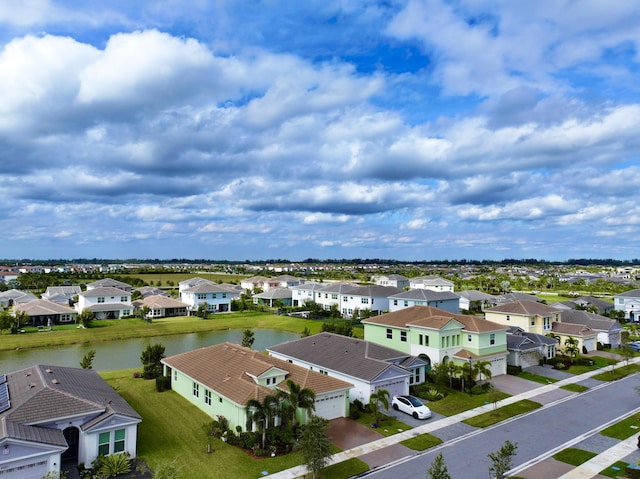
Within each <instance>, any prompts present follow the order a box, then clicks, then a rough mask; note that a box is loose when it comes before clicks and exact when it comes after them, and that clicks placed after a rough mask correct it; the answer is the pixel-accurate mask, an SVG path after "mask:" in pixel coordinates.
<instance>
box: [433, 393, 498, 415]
mask: <svg viewBox="0 0 640 479" xmlns="http://www.w3.org/2000/svg"><path fill="white" fill-rule="evenodd" d="M438 389H439V390H444V388H442V387H439V388H438ZM446 392H447V395H446V396H445V397H444V398H442V399H440V400H439V401H431V402H428V403H427V406H429V409H431V410H432V411H433V412H436V413H438V414H442V415H443V416H453V415H455V414H458V413H461V412H463V411H468V410H469V409H474V408H476V407H479V406H484V405H486V404H491V403H494V402H496V401H499V400H501V399H505V398H508V397H509V395H508V394H506V393H503V392H501V391H495V392H493V393H483V394H474V395H473V396H469V394H468V393H463V392H461V391H456V390H453V389H448V388H447V389H446Z"/></svg>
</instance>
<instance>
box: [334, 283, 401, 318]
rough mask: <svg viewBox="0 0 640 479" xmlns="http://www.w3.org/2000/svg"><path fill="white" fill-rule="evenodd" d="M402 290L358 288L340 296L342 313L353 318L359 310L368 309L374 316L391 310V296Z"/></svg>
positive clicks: (392, 288) (378, 287)
mask: <svg viewBox="0 0 640 479" xmlns="http://www.w3.org/2000/svg"><path fill="white" fill-rule="evenodd" d="M401 291H402V290H401V289H399V288H394V287H393V286H358V287H356V288H353V289H350V290H348V291H346V292H344V293H343V294H341V295H340V306H339V307H340V313H341V314H342V316H343V317H344V318H351V317H352V316H353V313H354V312H355V311H356V310H358V311H362V310H363V309H368V310H370V311H371V312H372V313H374V314H380V313H382V312H384V311H388V310H389V296H392V295H394V294H397V293H400V292H401Z"/></svg>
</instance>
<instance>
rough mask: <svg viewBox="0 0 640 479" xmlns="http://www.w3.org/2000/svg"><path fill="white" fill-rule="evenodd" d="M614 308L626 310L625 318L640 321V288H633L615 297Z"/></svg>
mask: <svg viewBox="0 0 640 479" xmlns="http://www.w3.org/2000/svg"><path fill="white" fill-rule="evenodd" d="M613 309H615V310H617V311H624V319H627V320H629V321H632V322H634V323H637V322H640V289H632V290H631V291H626V292H624V293H620V294H616V295H615V296H614V297H613Z"/></svg>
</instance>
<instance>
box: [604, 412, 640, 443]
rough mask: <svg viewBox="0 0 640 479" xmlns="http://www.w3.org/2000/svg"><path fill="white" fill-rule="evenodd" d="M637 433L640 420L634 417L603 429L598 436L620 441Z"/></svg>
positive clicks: (639, 427)
mask: <svg viewBox="0 0 640 479" xmlns="http://www.w3.org/2000/svg"><path fill="white" fill-rule="evenodd" d="M638 432H640V418H639V417H638V416H635V415H634V416H629V417H628V418H626V419H623V420H622V421H620V422H618V423H616V424H613V425H611V426H609V427H608V428H606V429H603V430H602V431H600V434H602V435H603V436H607V437H612V438H614V439H619V440H621V441H622V440H624V439H627V438H628V437H630V436H633V435H634V434H638Z"/></svg>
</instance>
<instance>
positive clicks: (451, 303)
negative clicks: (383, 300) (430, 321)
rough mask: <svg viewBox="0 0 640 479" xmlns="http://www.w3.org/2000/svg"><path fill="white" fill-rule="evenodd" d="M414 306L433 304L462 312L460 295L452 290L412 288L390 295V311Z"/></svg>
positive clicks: (434, 306) (433, 305) (435, 306)
mask: <svg viewBox="0 0 640 479" xmlns="http://www.w3.org/2000/svg"><path fill="white" fill-rule="evenodd" d="M412 306H431V307H433V308H440V309H444V310H445V311H449V312H450V313H456V314H457V313H459V312H460V296H458V295H457V294H456V293H452V292H451V291H433V290H430V289H410V290H409V291H403V292H402V293H397V294H393V295H391V296H389V311H391V312H393V311H398V310H399V309H404V308H410V307H412Z"/></svg>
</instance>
